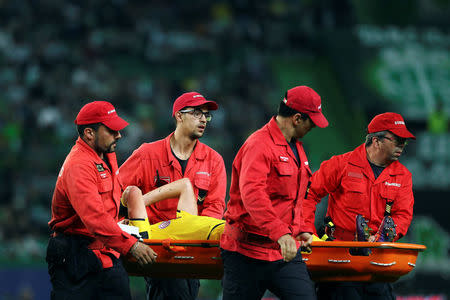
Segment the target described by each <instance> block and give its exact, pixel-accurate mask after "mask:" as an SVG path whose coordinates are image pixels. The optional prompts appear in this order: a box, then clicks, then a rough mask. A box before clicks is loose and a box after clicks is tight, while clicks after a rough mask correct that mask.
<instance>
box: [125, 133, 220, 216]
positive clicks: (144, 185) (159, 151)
mask: <svg viewBox="0 0 450 300" xmlns="http://www.w3.org/2000/svg"><path fill="white" fill-rule="evenodd" d="M172 135H173V133H172V134H170V135H169V136H168V137H166V138H165V139H163V140H159V141H156V142H153V143H146V144H143V145H142V146H140V147H139V148H138V149H137V150H135V151H134V152H133V154H132V155H131V156H130V157H129V158H128V159H127V161H125V162H124V163H123V165H122V166H121V167H120V175H121V178H122V181H123V183H124V186H125V187H126V186H130V185H135V186H138V187H139V188H140V189H141V190H142V192H143V193H144V194H145V193H147V192H149V191H151V190H154V189H155V188H157V187H158V184H157V181H158V176H159V180H160V181H163V182H172V181H175V180H178V179H181V178H183V177H187V178H189V179H190V180H191V182H192V185H193V187H194V192H195V194H196V195H197V196H198V195H199V190H203V191H204V192H205V191H206V196H205V197H203V198H204V199H203V202H202V204H200V205H199V206H198V212H199V215H202V216H209V217H213V218H217V219H222V217H223V212H224V209H225V190H226V186H227V178H226V173H225V164H224V162H223V158H222V156H220V154H219V153H217V152H216V151H214V150H213V149H211V148H210V147H208V146H206V145H205V144H203V143H201V142H200V141H197V143H196V145H195V148H194V151H193V152H192V154H191V157H190V158H189V160H188V163H187V166H186V170H185V172H184V176H183V174H182V171H181V166H180V163H179V162H178V159H177V158H176V157H175V156H174V155H173V153H172V150H171V148H170V138H171V137H172ZM200 196H202V195H200ZM200 200H202V199H200ZM177 205H178V199H167V200H164V201H160V202H158V203H156V204H154V205H152V206H149V207H147V214H148V216H149V221H150V223H152V224H154V223H157V222H160V221H165V220H170V219H174V218H176V211H177Z"/></svg>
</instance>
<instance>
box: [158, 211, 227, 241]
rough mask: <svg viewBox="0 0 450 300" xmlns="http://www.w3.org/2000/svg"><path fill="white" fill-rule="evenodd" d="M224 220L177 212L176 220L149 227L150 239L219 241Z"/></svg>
mask: <svg viewBox="0 0 450 300" xmlns="http://www.w3.org/2000/svg"><path fill="white" fill-rule="evenodd" d="M224 227H225V220H219V219H216V218H211V217H206V216H195V215H191V214H190V213H187V212H185V211H178V212H177V218H176V219H172V220H168V221H163V222H159V223H156V224H152V225H150V230H151V232H150V238H151V239H156V240H159V239H174V240H220V236H221V235H222V233H223V229H224Z"/></svg>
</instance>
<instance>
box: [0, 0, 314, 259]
mask: <svg viewBox="0 0 450 300" xmlns="http://www.w3.org/2000/svg"><path fill="white" fill-rule="evenodd" d="M302 5H305V4H300V3H298V2H297V1H290V2H284V1H271V2H268V3H265V4H262V3H259V2H257V1H255V2H252V1H250V2H246V1H235V3H229V2H222V1H212V2H210V1H196V2H194V3H191V2H190V1H188V2H186V1H151V2H150V1H125V0H113V1H110V0H107V1H106V0H104V1H98V0H97V1H85V2H83V3H82V4H81V3H78V2H77V1H69V0H65V1H56V0H44V1H1V2H0V64H1V66H2V67H1V68H0V89H1V90H2V93H1V94H0V136H1V138H0V170H1V171H0V172H1V173H0V179H1V180H0V257H2V258H3V260H4V261H11V260H16V259H19V260H24V261H28V260H33V259H42V256H43V253H44V250H45V243H46V240H47V236H48V228H47V225H46V223H47V221H48V220H49V217H50V210H49V208H50V201H51V193H52V190H53V187H54V182H55V179H56V176H57V172H58V169H59V168H60V166H61V164H62V160H63V159H64V157H65V155H66V154H67V152H68V151H69V149H70V147H71V145H72V144H73V141H74V140H75V138H76V131H75V125H74V124H73V120H74V118H75V115H76V112H77V111H78V110H79V108H80V107H81V106H82V105H83V104H84V103H86V102H88V101H92V100H101V99H104V100H109V101H111V102H112V103H114V105H115V106H116V107H117V108H118V110H119V111H120V112H121V114H124V115H125V116H126V118H127V119H128V120H129V122H130V123H131V126H129V127H128V129H127V130H125V132H124V134H123V135H124V138H123V140H122V141H121V142H120V144H119V153H118V158H119V162H123V161H124V160H125V159H126V158H127V157H128V155H130V154H131V152H132V151H133V149H135V148H136V147H137V146H139V145H140V144H141V143H142V142H144V141H153V140H155V139H157V138H161V137H163V136H164V135H166V134H167V133H169V132H170V131H171V129H172V127H173V121H172V120H171V117H170V112H171V106H172V102H173V100H174V99H175V98H176V97H177V96H178V95H179V94H181V93H182V92H184V91H189V90H196V91H199V92H201V93H202V94H204V95H205V96H206V97H207V98H210V99H213V100H216V101H217V102H218V103H219V104H220V105H221V107H220V110H219V111H217V112H215V114H214V119H213V121H212V123H211V126H210V128H209V129H208V133H207V136H206V137H205V139H204V140H205V142H206V143H208V144H210V145H211V146H213V147H214V148H215V149H216V150H217V151H219V152H220V153H221V154H222V155H223V157H224V159H225V162H226V164H227V167H228V168H229V167H230V166H231V161H232V159H233V156H234V153H235V152H236V149H235V148H236V147H239V146H240V144H241V143H242V140H243V139H244V138H245V137H246V136H247V135H248V134H249V132H251V131H252V130H253V129H255V128H257V127H259V126H260V125H262V124H263V123H264V122H265V121H266V120H267V119H268V118H269V117H270V115H271V114H272V113H273V112H274V109H275V108H276V103H278V102H279V101H280V100H281V97H282V94H281V95H280V93H279V90H278V89H277V86H276V81H275V80H274V78H272V77H271V76H272V75H271V74H272V73H271V72H270V70H269V66H268V65H267V63H266V60H265V59H264V58H265V56H266V55H267V54H269V53H271V52H273V51H281V50H280V49H279V48H280V47H283V48H286V49H289V50H288V51H294V50H295V49H296V47H297V48H298V49H302V47H304V46H303V41H304V39H305V38H306V36H305V35H307V34H308V32H309V31H310V30H312V26H311V24H312V22H313V19H314V18H315V17H314V15H313V13H314V11H311V10H308V14H309V15H307V16H304V17H305V18H306V19H307V20H309V21H305V19H304V20H303V21H302V20H300V21H299V20H298V18H294V16H295V13H294V12H297V13H298V12H299V11H301V8H302ZM308 18H309V19H308ZM294 32H295V33H296V34H293V33H294ZM249 124H251V126H249Z"/></svg>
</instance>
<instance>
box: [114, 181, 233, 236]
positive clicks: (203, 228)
mask: <svg viewBox="0 0 450 300" xmlns="http://www.w3.org/2000/svg"><path fill="white" fill-rule="evenodd" d="M170 198H179V200H178V206H177V216H176V218H175V219H172V220H167V221H163V222H159V223H156V224H150V223H149V221H148V217H147V211H146V208H145V207H146V206H150V205H154V204H155V203H156V202H159V201H164V200H165V199H170ZM121 202H122V205H123V206H125V207H127V208H128V218H129V224H128V225H130V226H135V227H138V228H139V234H140V235H141V236H142V238H144V239H158V240H159V239H176V240H220V236H221V235H222V233H223V229H224V226H225V221H224V220H219V219H215V218H211V217H207V216H198V210H197V198H196V197H195V194H194V190H193V187H192V184H191V181H190V180H189V179H188V178H183V179H179V180H176V181H174V182H171V183H168V184H166V185H163V186H161V187H159V188H157V189H154V190H152V191H150V192H148V193H147V194H145V195H142V192H141V190H140V189H139V188H138V187H136V186H128V187H127V188H126V189H125V191H124V192H123V194H122V198H121Z"/></svg>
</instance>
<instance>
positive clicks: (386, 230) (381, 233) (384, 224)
mask: <svg viewBox="0 0 450 300" xmlns="http://www.w3.org/2000/svg"><path fill="white" fill-rule="evenodd" d="M395 227H397V225H395V223H394V220H393V219H392V217H391V216H385V217H384V218H383V220H382V221H381V224H380V227H379V228H378V232H377V233H376V235H375V242H393V241H394V238H395V237H396V236H397V231H396V229H395Z"/></svg>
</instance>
